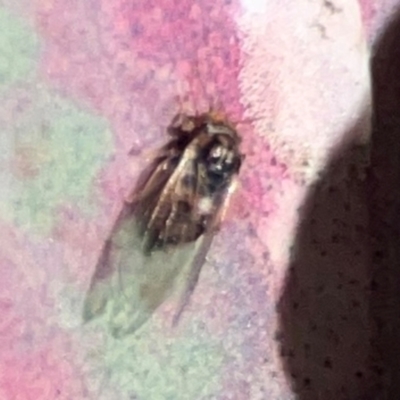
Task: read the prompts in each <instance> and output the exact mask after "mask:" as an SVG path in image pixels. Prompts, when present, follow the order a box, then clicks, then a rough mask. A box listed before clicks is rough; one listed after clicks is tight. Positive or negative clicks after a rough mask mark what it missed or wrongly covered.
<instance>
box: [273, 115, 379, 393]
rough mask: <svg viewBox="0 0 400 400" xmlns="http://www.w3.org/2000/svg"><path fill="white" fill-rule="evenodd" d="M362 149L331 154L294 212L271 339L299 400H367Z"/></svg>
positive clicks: (349, 147)
mask: <svg viewBox="0 0 400 400" xmlns="http://www.w3.org/2000/svg"><path fill="white" fill-rule="evenodd" d="M360 121H361V120H360ZM360 124H361V123H360ZM357 129H360V127H354V128H351V129H350V131H349V132H347V133H346V136H347V137H354V131H355V130H357ZM365 150H366V149H365V148H362V147H358V148H357V147H355V146H354V145H353V147H352V144H351V143H347V144H346V145H343V146H342V147H341V148H340V149H338V150H337V155H336V157H335V158H334V159H333V160H332V161H331V163H330V165H329V166H328V168H327V170H326V171H325V173H324V174H323V176H321V178H320V180H319V181H318V182H317V184H316V185H315V186H314V187H313V188H312V189H311V190H310V193H309V196H308V198H307V199H306V201H305V203H304V206H303V208H302V209H301V210H299V212H300V217H301V222H300V225H299V227H298V232H297V239H296V243H295V245H294V248H293V251H292V258H291V265H290V269H289V272H288V274H287V280H286V283H285V288H284V292H283V294H282V297H281V299H280V304H279V312H280V317H281V331H280V335H279V337H278V339H279V340H280V346H281V356H282V360H283V363H284V366H285V369H286V372H287V375H288V379H289V380H290V381H291V383H292V385H293V390H294V392H295V393H297V394H298V399H300V400H314V399H315V400H317V399H318V400H342V399H346V400H347V399H348V400H358V399H370V398H371V399H374V397H369V396H370V394H372V393H373V391H375V390H376V388H375V383H374V382H373V380H372V379H371V376H370V375H371V374H370V371H369V368H368V365H369V362H370V361H369V360H370V355H371V344H370V342H371V335H372V331H371V329H370V317H369V265H370V249H369V246H368V209H367V200H366V186H367V184H366V181H365V179H362V178H363V177H362V175H361V173H360V171H362V167H363V164H364V165H365V157H366V156H365Z"/></svg>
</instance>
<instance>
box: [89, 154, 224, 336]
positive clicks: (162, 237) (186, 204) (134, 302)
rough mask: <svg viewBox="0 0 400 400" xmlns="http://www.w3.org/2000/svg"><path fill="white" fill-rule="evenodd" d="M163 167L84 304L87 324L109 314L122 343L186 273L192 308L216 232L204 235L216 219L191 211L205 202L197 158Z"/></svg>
mask: <svg viewBox="0 0 400 400" xmlns="http://www.w3.org/2000/svg"><path fill="white" fill-rule="evenodd" d="M157 163H158V164H157ZM157 163H156V164H155V165H157V166H156V167H154V168H153V172H152V173H151V174H150V177H149V178H148V179H147V180H146V181H145V182H144V183H143V184H142V187H141V188H140V190H139V191H138V195H137V197H136V198H135V199H134V200H133V204H129V203H127V204H126V205H125V206H124V208H123V210H122V212H121V215H120V217H119V218H118V221H117V223H116V225H115V228H114V230H113V232H112V234H111V236H110V238H109V239H108V240H107V242H106V243H105V246H104V248H103V251H102V254H101V257H100V260H99V262H98V264H97V266H96V270H95V274H94V276H93V279H92V282H91V286H90V289H89V292H88V294H87V297H86V300H85V304H84V319H85V320H86V321H88V320H90V319H92V318H94V317H96V316H98V315H100V314H105V315H106V318H107V319H108V321H109V325H110V330H111V332H112V334H113V335H114V336H116V337H119V336H123V335H126V334H129V333H132V332H134V331H136V330H137V329H138V328H139V327H140V326H141V325H143V324H144V323H145V322H146V321H147V319H148V318H149V317H150V316H151V315H152V313H153V312H154V310H155V309H156V308H157V307H158V306H159V305H160V304H161V303H162V302H163V301H164V300H165V299H166V298H167V297H168V295H169V294H170V292H171V290H172V288H173V287H174V282H175V280H176V278H177V276H179V274H180V272H181V271H182V270H186V272H184V273H183V274H182V279H187V280H188V285H187V286H186V289H184V291H185V293H186V294H185V295H184V298H183V302H184V303H186V302H187V297H188V296H187V294H188V292H189V291H192V290H193V288H194V283H195V282H196V281H197V279H198V275H199V273H200V269H201V266H202V264H203V262H204V258H205V255H206V253H207V250H208V247H209V246H210V244H211V239H212V232H207V233H206V234H204V235H202V233H203V231H204V229H205V225H204V224H207V225H209V224H214V221H213V219H212V218H211V219H209V220H208V221H204V220H203V219H202V217H201V216H200V215H198V214H197V213H196V211H195V210H196V207H192V206H191V204H193V201H194V202H195V203H196V199H198V198H199V195H198V185H197V184H196V182H198V176H197V174H198V170H197V169H198V166H197V164H196V162H195V154H194V153H192V152H191V151H190V147H189V148H188V149H187V150H185V151H184V152H183V155H182V157H180V160H179V162H178V163H177V162H176V160H174V159H173V158H171V157H166V158H165V160H163V161H161V162H160V160H158V161H157ZM222 200H223V199H222V198H216V199H215V201H216V202H217V203H218V202H221V201H222ZM162 227H163V228H162ZM196 239H197V240H196ZM183 306H184V304H182V306H181V309H183ZM178 312H179V314H180V311H178Z"/></svg>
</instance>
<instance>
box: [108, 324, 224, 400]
mask: <svg viewBox="0 0 400 400" xmlns="http://www.w3.org/2000/svg"><path fill="white" fill-rule="evenodd" d="M161 332H162V331H159V330H157V331H156V332H149V331H147V333H146V335H144V336H143V337H140V338H138V337H136V338H134V339H132V341H131V342H130V345H129V347H128V348H127V347H126V342H125V343H124V342H123V341H122V342H121V341H116V342H115V343H114V346H112V349H111V348H108V350H107V351H106V355H105V359H104V360H103V363H104V367H105V368H107V370H108V372H103V373H104V374H105V376H107V378H104V375H103V378H102V384H103V387H102V390H104V392H106V393H107V392H108V391H110V390H113V391H114V393H115V394H116V395H119V396H122V397H123V396H127V395H128V394H129V395H130V396H132V398H138V399H151V400H188V399H202V398H208V396H210V395H212V394H215V393H216V392H217V391H218V390H219V388H220V384H221V383H220V380H219V377H220V375H221V373H220V370H221V367H222V365H223V361H224V349H223V346H222V343H221V342H220V341H218V342H217V341H214V340H213V339H212V338H210V337H208V338H205V337H199V336H198V335H195V336H193V337H191V336H190V337H189V336H184V337H179V338H175V339H174V340H173V341H172V340H171V341H169V343H168V341H166V340H165V338H163V337H162V333H161ZM160 335H161V336H160ZM104 367H103V368H104ZM100 375H101V374H100ZM134 396H136V397H134Z"/></svg>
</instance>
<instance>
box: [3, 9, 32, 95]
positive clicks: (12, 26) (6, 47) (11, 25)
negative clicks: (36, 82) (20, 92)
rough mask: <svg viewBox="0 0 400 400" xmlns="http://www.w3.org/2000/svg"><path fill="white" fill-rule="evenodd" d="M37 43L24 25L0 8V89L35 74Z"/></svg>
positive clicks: (30, 31)
mask: <svg viewBox="0 0 400 400" xmlns="http://www.w3.org/2000/svg"><path fill="white" fill-rule="evenodd" d="M38 50H39V41H38V38H37V36H36V35H35V33H34V32H33V31H32V30H31V29H30V28H29V27H28V26H26V25H25V23H24V22H23V21H22V20H20V19H18V18H17V17H16V16H15V15H13V14H11V13H10V12H9V11H7V10H6V9H4V8H2V7H0V89H1V87H4V86H8V85H11V84H13V83H15V82H16V81H19V80H21V79H29V78H30V77H31V76H34V74H35V73H36V62H37V54H38Z"/></svg>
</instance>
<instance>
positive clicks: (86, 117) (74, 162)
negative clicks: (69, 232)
mask: <svg viewBox="0 0 400 400" xmlns="http://www.w3.org/2000/svg"><path fill="white" fill-rule="evenodd" d="M0 101H2V102H3V104H5V109H6V114H7V115H9V116H10V118H9V119H8V120H6V118H7V117H6V116H4V119H5V120H6V121H5V123H4V126H5V129H6V132H3V133H5V135H4V136H3V139H1V138H0V146H2V148H4V149H6V153H5V154H4V153H3V154H2V155H0V167H2V171H0V179H1V180H2V181H3V182H4V181H5V182H9V186H8V190H7V191H3V193H2V194H0V210H1V211H2V216H3V217H5V218H10V219H11V220H13V221H14V222H15V223H16V224H17V225H18V226H20V227H22V228H25V229H28V230H30V231H31V232H32V231H34V232H37V233H46V232H47V231H48V230H49V229H50V228H51V227H52V224H53V223H54V219H55V216H56V215H55V214H56V212H57V208H58V206H60V205H63V204H66V203H67V204H68V203H72V204H76V206H77V207H78V208H79V212H81V213H86V215H88V216H90V215H94V214H93V213H95V211H96V204H95V203H94V196H90V192H91V189H92V188H93V183H94V179H95V178H96V176H97V174H98V173H99V170H100V168H101V167H102V166H103V165H104V162H105V160H106V159H107V158H108V157H109V156H110V152H112V151H113V144H112V135H111V132H110V130H109V128H108V125H107V122H106V121H105V120H104V119H103V118H101V117H99V116H96V115H94V114H92V113H90V112H88V111H85V110H82V109H79V108H78V107H76V106H75V105H74V104H72V103H71V102H70V101H67V100H65V99H63V98H61V97H59V96H57V95H56V94H54V93H49V92H48V91H46V90H37V88H35V87H28V88H24V90H20V89H18V90H10V92H9V95H8V97H7V98H4V99H3V100H1V99H0ZM0 117H1V115H0Z"/></svg>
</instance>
